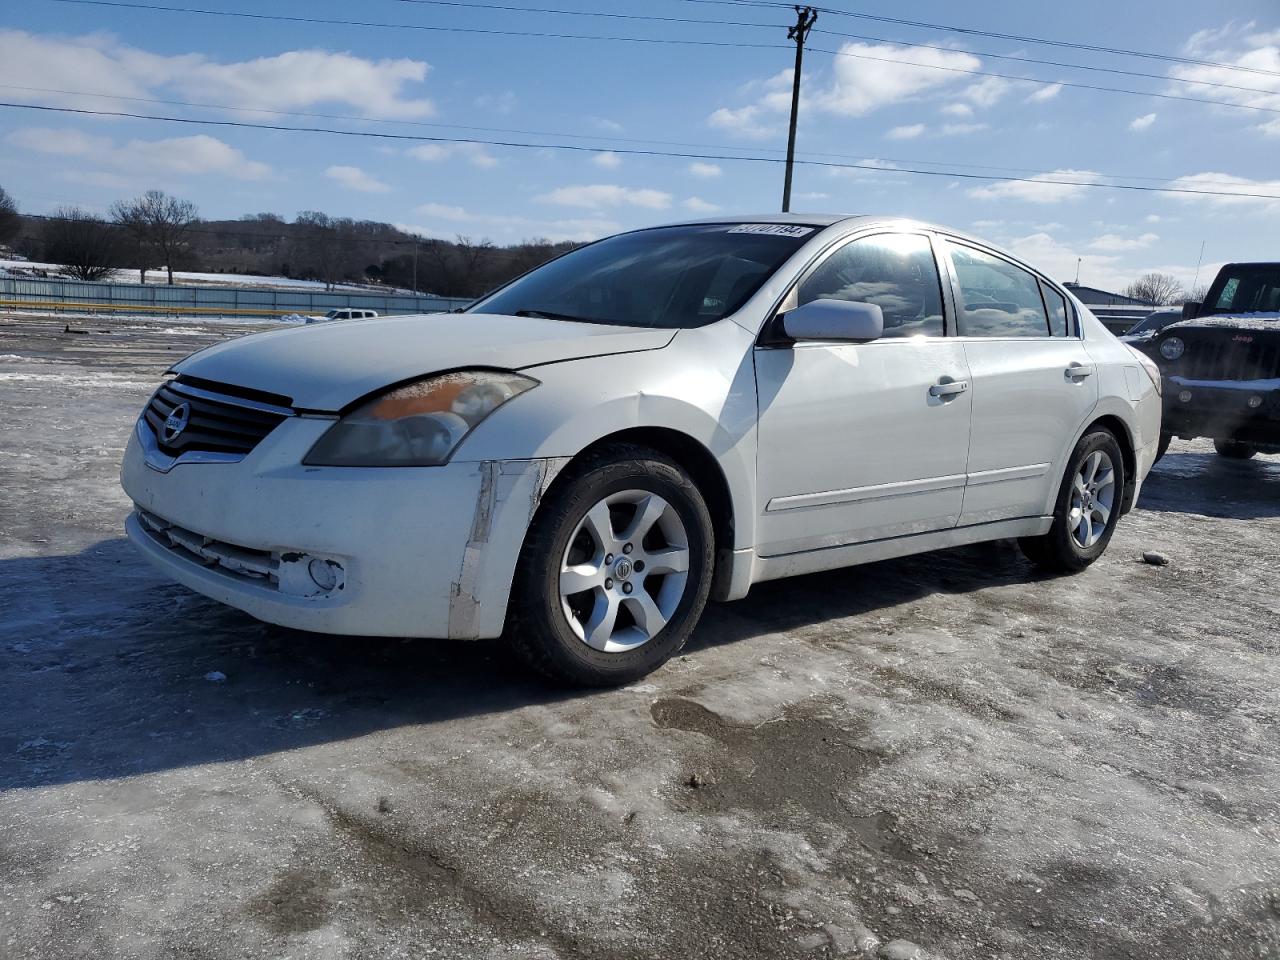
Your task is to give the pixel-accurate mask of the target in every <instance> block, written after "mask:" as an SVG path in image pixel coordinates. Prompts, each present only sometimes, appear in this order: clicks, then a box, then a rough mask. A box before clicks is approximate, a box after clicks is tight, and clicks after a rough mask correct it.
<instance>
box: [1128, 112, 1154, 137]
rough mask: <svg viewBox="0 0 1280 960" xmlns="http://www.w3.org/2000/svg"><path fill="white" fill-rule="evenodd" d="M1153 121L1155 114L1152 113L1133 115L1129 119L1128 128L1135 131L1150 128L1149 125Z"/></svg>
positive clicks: (1138, 131) (1139, 131)
mask: <svg viewBox="0 0 1280 960" xmlns="http://www.w3.org/2000/svg"><path fill="white" fill-rule="evenodd" d="M1155 122H1156V115H1155V114H1154V113H1144V114H1143V115H1142V116H1140V117H1134V118H1133V119H1132V120H1130V121H1129V129H1130V130H1133V131H1136V132H1137V133H1141V132H1142V131H1144V130H1148V129H1150V127H1151V125H1152V124H1153V123H1155Z"/></svg>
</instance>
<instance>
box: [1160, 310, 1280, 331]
mask: <svg viewBox="0 0 1280 960" xmlns="http://www.w3.org/2000/svg"><path fill="white" fill-rule="evenodd" d="M1171 330H1253V331H1256V332H1259V333H1270V332H1273V331H1274V332H1280V313H1214V314H1209V315H1208V316H1204V317H1196V318H1195V319H1194V320H1179V321H1178V322H1177V323H1171V324H1169V325H1168V326H1167V327H1165V328H1164V329H1163V330H1161V331H1160V332H1161V333H1168V332H1169V331H1171Z"/></svg>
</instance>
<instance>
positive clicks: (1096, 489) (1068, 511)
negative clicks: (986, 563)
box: [1018, 430, 1125, 573]
mask: <svg viewBox="0 0 1280 960" xmlns="http://www.w3.org/2000/svg"><path fill="white" fill-rule="evenodd" d="M1124 483H1125V478H1124V458H1123V457H1122V456H1121V453H1120V444H1118V443H1117V442H1116V438H1115V437H1114V436H1113V435H1112V434H1111V433H1110V431H1107V430H1093V431H1090V432H1089V433H1086V434H1085V435H1084V436H1083V437H1082V438H1081V439H1080V442H1079V443H1078V444H1076V448H1075V450H1074V451H1073V452H1072V454H1071V459H1070V460H1069V461H1068V465H1067V472H1066V475H1065V476H1064V477H1063V480H1062V488H1061V489H1060V490H1059V492H1058V500H1057V503H1056V505H1055V508H1054V513H1053V526H1052V527H1050V528H1049V532H1048V533H1046V534H1045V535H1044V536H1040V537H1023V538H1022V539H1021V540H1019V541H1018V544H1019V546H1021V547H1022V552H1023V553H1024V554H1025V555H1026V557H1027V559H1028V560H1030V561H1032V562H1033V563H1035V564H1036V565H1037V566H1041V567H1044V568H1045V569H1047V570H1053V571H1055V572H1058V573H1075V572H1077V571H1080V570H1083V569H1084V568H1085V567H1087V566H1089V564H1091V563H1093V561H1095V560H1097V559H1098V557H1100V556H1102V553H1103V551H1104V550H1106V549H1107V544H1108V543H1110V542H1111V535H1112V534H1113V533H1114V532H1115V529H1116V522H1117V521H1118V520H1119V519H1120V506H1121V498H1122V496H1123V490H1124Z"/></svg>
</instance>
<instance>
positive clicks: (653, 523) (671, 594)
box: [560, 490, 690, 653]
mask: <svg viewBox="0 0 1280 960" xmlns="http://www.w3.org/2000/svg"><path fill="white" fill-rule="evenodd" d="M689 564H690V550H689V537H688V533H687V531H686V530H685V526H684V521H683V520H681V519H680V514H679V513H678V512H677V511H676V509H675V507H673V506H672V505H671V504H670V503H669V502H668V501H667V500H665V499H663V498H662V497H660V496H659V495H658V494H656V493H653V492H652V491H649V490H623V491H620V492H618V493H611V494H609V495H608V496H607V497H604V498H603V499H601V500H600V501H598V502H597V503H596V504H595V505H594V506H593V507H592V508H591V509H590V510H588V511H587V512H586V514H585V515H584V516H583V517H582V519H581V520H580V521H578V525H577V527H576V528H575V529H574V532H573V535H572V536H571V537H570V538H569V543H568V546H567V547H566V548H565V552H564V556H563V557H562V558H561V560H560V605H561V608H562V609H563V611H564V615H565V617H566V619H567V620H568V622H569V626H570V628H571V629H572V630H573V632H574V633H576V634H577V635H578V637H579V639H581V640H582V641H583V642H584V643H585V644H587V646H589V647H591V648H593V649H595V650H599V651H601V652H602V653H622V652H624V651H627V650H634V649H635V648H636V647H639V646H642V645H643V644H646V643H648V642H649V641H650V640H652V639H653V638H654V637H655V636H657V635H658V633H659V632H660V631H661V630H662V628H663V627H665V626H666V625H667V623H668V621H670V619H671V618H672V616H674V615H675V611H676V608H677V607H678V606H679V605H680V601H681V599H683V597H684V592H685V588H686V586H687V585H688V582H689Z"/></svg>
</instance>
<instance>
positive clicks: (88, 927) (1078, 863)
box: [0, 316, 1280, 960]
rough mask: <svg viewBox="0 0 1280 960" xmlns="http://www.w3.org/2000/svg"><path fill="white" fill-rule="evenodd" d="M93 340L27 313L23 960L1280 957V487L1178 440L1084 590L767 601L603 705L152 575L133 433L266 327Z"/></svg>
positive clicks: (4, 517)
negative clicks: (178, 375)
mask: <svg viewBox="0 0 1280 960" xmlns="http://www.w3.org/2000/svg"><path fill="white" fill-rule="evenodd" d="M73 327H75V324H73ZM63 329H64V323H63V321H62V320H61V319H56V320H55V319H53V318H27V319H20V320H14V319H6V318H4V317H3V316H0V375H3V376H2V378H0V409H3V410H4V414H5V415H4V417H3V419H2V420H0V956H3V957H4V958H5V960H9V958H15V960H16V958H39V960H61V958H72V957H76V958H80V957H126V956H127V957H131V958H142V960H151V958H156V960H159V958H169V957H200V958H207V960H221V958H227V960H230V958H241V957H246V956H260V957H270V958H279V957H306V958H308V960H313V958H314V960H329V958H361V960H363V958H383V957H387V958H390V957H414V958H417V957H428V956H433V957H442V958H448V960H466V958H486V960H516V958H529V960H557V958H559V960H568V958H578V957H595V958H602V960H604V958H608V960H613V958H621V960H639V958H646V960H647V958H679V960H686V958H708V960H710V958H714V960H728V958H743V960H746V958H750V960H759V958H770V960H772V958H784V960H785V958H821V957H845V958H870V957H875V956H879V957H882V958H883V957H896V958H901V957H909V956H921V955H923V953H921V951H927V954H928V956H932V957H945V958H951V960H978V958H983V960H988V958H998V960H1049V958H1090V960H1103V958H1106V960H1111V958H1116V960H1119V958H1143V960H1148V958H1150V960H1155V958H1159V960H1192V958H1194V960H1201V958H1204V957H1224V958H1225V957H1230V958H1237V960H1248V958H1254V960H1262V958H1275V957H1277V956H1280V926H1278V923H1280V920H1278V917H1280V914H1278V912H1277V904H1278V903H1280V856H1277V852H1276V851H1277V849H1280V847H1278V844H1280V797H1278V795H1277V789H1276V787H1277V784H1278V783H1280V610H1278V609H1277V601H1276V588H1275V584H1276V581H1277V575H1278V574H1280V547H1278V546H1277V544H1280V457H1259V458H1258V459H1256V460H1252V461H1247V462H1237V461H1229V460H1225V459H1223V458H1219V457H1216V456H1214V455H1213V453H1212V452H1211V449H1210V448H1209V447H1208V445H1207V444H1204V443H1196V444H1184V443H1175V444H1174V445H1173V448H1172V449H1171V450H1170V452H1169V454H1168V456H1167V457H1166V459H1165V460H1164V461H1162V462H1161V463H1160V464H1159V466H1158V467H1157V468H1156V470H1155V472H1154V473H1153V474H1152V477H1151V478H1150V480H1149V481H1148V485H1147V487H1146V490H1145V492H1144V499H1143V503H1142V505H1141V507H1140V509H1139V510H1137V511H1136V512H1135V513H1133V514H1132V515H1130V516H1129V517H1127V518H1126V519H1125V520H1124V522H1123V523H1122V525H1121V527H1120V529H1119V531H1118V534H1117V537H1116V539H1115V541H1114V543H1113V544H1112V547H1111V549H1110V551H1109V552H1108V554H1107V555H1106V556H1105V557H1104V558H1103V560H1102V561H1100V562H1099V563H1098V564H1097V565H1095V566H1094V567H1092V568H1091V569H1090V570H1089V571H1087V572H1086V573H1084V574H1082V575H1080V576H1076V577H1065V578H1058V579H1049V578H1041V577H1038V576H1037V575H1036V574H1035V573H1034V572H1033V571H1032V569H1031V568H1030V567H1029V566H1028V565H1027V564H1026V563H1025V562H1024V561H1023V560H1022V559H1021V557H1020V556H1019V554H1018V553H1017V551H1016V549H1015V548H1014V547H1013V546H1012V545H1010V544H997V545H992V546H983V547H974V548H966V549H962V550H953V551H947V552H943V553H939V554H934V555H930V556H925V557H916V558H911V559H905V560H899V561H891V562H887V563H880V564H874V565H871V566H866V567H861V568H855V569H851V570H846V571H839V572H833V573H827V574H821V575H817V576H810V577H804V578H801V579H797V580H790V581H779V582H776V583H770V584H764V585H762V586H760V587H757V588H755V589H753V591H752V593H751V596H750V597H749V598H747V599H746V600H744V601H741V602H738V603H733V604H726V605H719V606H714V607H712V608H711V609H710V610H709V611H708V615H707V617H706V620H705V621H704V623H703V625H702V626H701V627H700V628H699V630H698V632H697V634H696V635H695V638H694V640H693V642H692V643H691V644H690V647H689V649H688V650H687V654H686V655H685V656H683V657H680V658H678V659H677V660H676V661H674V662H673V663H671V664H669V665H668V666H667V667H666V668H664V669H663V670H662V671H661V672H659V673H658V674H656V675H654V676H653V677H651V678H649V679H647V680H646V681H645V682H643V683H640V684H637V685H634V686H632V687H630V688H628V689H625V690H618V691H604V692H594V693H577V692H574V693H567V692H565V691H560V690H555V689H550V688H548V687H546V686H544V685H542V684H541V683H539V682H537V681H534V680H532V679H530V678H529V677H528V676H526V675H525V674H524V673H523V672H522V671H521V670H520V669H519V668H518V667H517V666H516V665H515V664H514V663H513V662H512V660H511V658H510V656H509V654H508V652H507V650H506V649H505V648H504V646H503V644H502V643H501V642H484V643H474V644H457V643H448V642H427V641H415V642H405V641H396V640H381V639H349V638H347V639H344V638H331V637H322V636H313V635H306V634H299V633H294V632H290V631H286V630H280V629H277V628H273V627H268V626H265V625H263V624H260V623H257V622H255V621H253V620H251V619H249V618H248V617H247V616H245V615H243V614H241V613H239V612H237V611H234V610H231V609H229V608H224V607H220V606H219V605H217V604H215V603H213V602H211V601H208V600H205V599H203V598H201V597H198V596H196V595H195V594H192V593H190V592H188V591H186V590H184V589H183V588H181V587H179V586H177V585H175V584H172V583H169V582H168V581H166V580H164V579H163V578H161V577H159V576H157V575H156V574H154V573H153V572H152V571H151V569H150V568H149V567H147V566H145V565H144V564H143V563H142V561H141V560H140V559H139V558H138V557H137V556H135V554H134V552H133V551H132V549H131V548H130V547H129V546H128V544H127V543H125V542H124V540H123V539H122V537H121V523H122V521H123V519H124V516H125V514H126V512H127V510H128V509H129V504H128V503H127V502H126V501H125V498H124V496H123V494H122V493H121V492H120V489H119V487H118V485H117V478H116V475H117V469H118V461H119V457H120V453H121V450H122V448H123V445H124V442H125V438H126V436H127V435H128V431H129V430H130V429H131V426H132V423H133V420H134V418H135V416H136V415H137V412H138V410H139V408H140V407H141V405H142V404H143V402H144V401H145V399H146V397H147V395H148V393H149V391H150V389H151V387H152V385H153V384H154V382H155V381H156V379H157V378H158V376H159V374H160V372H161V371H162V370H163V369H164V368H165V366H166V365H167V364H169V363H170V362H172V360H173V359H174V358H176V357H179V356H182V355H183V354H185V353H187V352H189V351H191V350H194V349H196V348H198V347H200V346H203V345H204V344H206V343H212V342H215V341H216V340H218V339H221V338H223V337H226V336H229V335H236V334H240V333H247V332H251V331H252V330H253V329H261V327H257V328H253V327H248V326H245V327H231V326H226V325H222V326H214V325H203V326H199V325H197V326H191V325H187V324H183V325H181V326H174V325H173V324H172V322H171V321H169V320H152V321H150V322H145V321H128V322H126V323H117V322H116V321H113V320H112V321H108V320H101V319H99V320H98V321H96V322H95V324H94V325H93V328H92V329H93V330H94V331H95V332H88V333H79V334H74V333H64V332H63ZM98 331H101V332H98ZM429 508H430V506H429V505H424V509H429ZM1144 550H1159V551H1161V552H1163V553H1164V554H1166V555H1167V556H1168V557H1169V559H1170V563H1169V565H1168V566H1164V567H1155V566H1149V565H1146V564H1144V563H1142V562H1141V561H1140V559H1139V558H1140V556H1141V553H1142V552H1143V551H1144ZM877 941H882V942H883V943H882V944H881V945H879V946H877ZM894 941H897V942H894ZM891 943H892V945H890V944H891Z"/></svg>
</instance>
